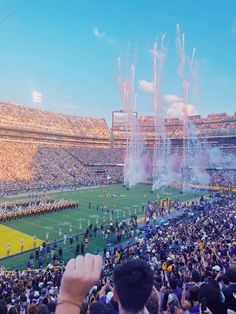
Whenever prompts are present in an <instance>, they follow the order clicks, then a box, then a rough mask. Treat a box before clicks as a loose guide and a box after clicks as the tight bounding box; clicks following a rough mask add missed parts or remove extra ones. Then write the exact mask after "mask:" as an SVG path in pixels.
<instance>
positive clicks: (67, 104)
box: [51, 102, 79, 110]
mask: <svg viewBox="0 0 236 314" xmlns="http://www.w3.org/2000/svg"><path fill="white" fill-rule="evenodd" d="M51 106H52V107H57V108H58V109H64V110H75V109H79V104H77V103H74V102H63V103H62V102H54V103H52V104H51Z"/></svg>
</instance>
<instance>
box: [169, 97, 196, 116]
mask: <svg viewBox="0 0 236 314" xmlns="http://www.w3.org/2000/svg"><path fill="white" fill-rule="evenodd" d="M164 99H165V101H166V102H167V103H168V104H169V106H168V108H167V110H166V113H167V115H169V116H171V117H182V116H183V112H184V109H185V104H184V102H183V98H181V97H179V96H177V95H165V97H164ZM186 109H187V114H188V115H189V116H194V115H196V114H198V112H197V109H196V108H195V107H194V106H193V105H191V104H187V105H186Z"/></svg>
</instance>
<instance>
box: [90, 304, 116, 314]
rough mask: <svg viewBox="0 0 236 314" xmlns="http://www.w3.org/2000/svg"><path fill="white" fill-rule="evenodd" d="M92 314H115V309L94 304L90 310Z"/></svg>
mask: <svg viewBox="0 0 236 314" xmlns="http://www.w3.org/2000/svg"><path fill="white" fill-rule="evenodd" d="M89 312H90V314H114V313H115V312H114V310H113V307H112V306H111V305H110V304H102V303H99V302H93V303H92V304H91V306H90V309H89Z"/></svg>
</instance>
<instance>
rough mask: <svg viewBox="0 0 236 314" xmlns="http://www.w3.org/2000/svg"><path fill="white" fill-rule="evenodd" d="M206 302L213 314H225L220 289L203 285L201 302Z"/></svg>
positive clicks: (200, 292) (200, 293)
mask: <svg viewBox="0 0 236 314" xmlns="http://www.w3.org/2000/svg"><path fill="white" fill-rule="evenodd" d="M202 300H206V306H207V307H208V308H209V310H210V311H211V312H212V313H213V314H222V313H224V306H223V304H222V302H221V293H220V291H219V290H218V289H216V288H215V287H213V286H212V285H209V284H202V285H201V287H200V290H199V302H200V303H201V302H202Z"/></svg>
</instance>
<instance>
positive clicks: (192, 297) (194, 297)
mask: <svg viewBox="0 0 236 314" xmlns="http://www.w3.org/2000/svg"><path fill="white" fill-rule="evenodd" d="M198 295H199V288H198V287H197V286H193V287H190V288H189V302H190V303H191V306H192V307H193V305H194V302H196V301H198Z"/></svg>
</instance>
